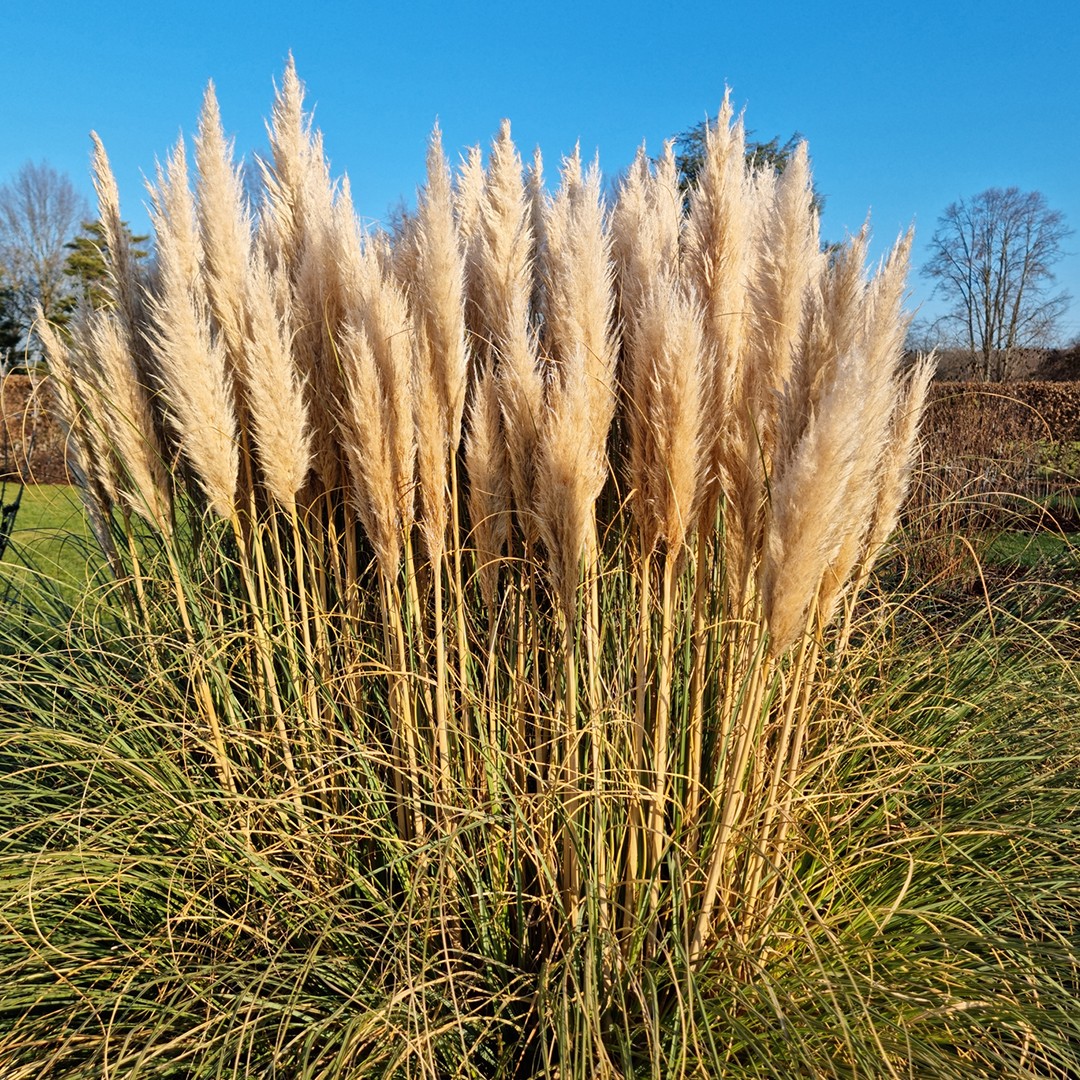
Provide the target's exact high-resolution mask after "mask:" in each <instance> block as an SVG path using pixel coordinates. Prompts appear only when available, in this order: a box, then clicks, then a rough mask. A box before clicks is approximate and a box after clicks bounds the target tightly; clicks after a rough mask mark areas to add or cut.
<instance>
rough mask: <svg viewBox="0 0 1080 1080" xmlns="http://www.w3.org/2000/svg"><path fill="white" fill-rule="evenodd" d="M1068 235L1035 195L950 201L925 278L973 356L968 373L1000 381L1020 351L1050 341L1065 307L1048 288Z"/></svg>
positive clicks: (996, 191) (1004, 192)
mask: <svg viewBox="0 0 1080 1080" xmlns="http://www.w3.org/2000/svg"><path fill="white" fill-rule="evenodd" d="M1070 235H1072V231H1071V230H1070V229H1069V228H1067V227H1066V225H1065V217H1064V215H1063V214H1061V213H1060V212H1059V211H1057V210H1051V209H1050V207H1049V206H1048V205H1047V202H1046V197H1045V196H1044V195H1043V194H1042V193H1041V192H1038V191H1028V192H1023V191H1020V190H1019V189H1018V188H1015V187H1010V188H1004V189H1003V188H988V189H987V190H986V191H984V192H982V193H981V194H979V195H975V196H974V197H972V198H970V199H961V201H960V202H958V203H953V204H952V205H951V206H950V207H949V208H948V209H947V210H946V211H945V213H944V214H942V216H941V217H940V218H938V227H937V230H936V232H935V233H934V235H933V238H932V239H931V241H930V253H931V258H930V261H929V262H928V263H927V264H926V265H925V266H924V267H923V269H922V273H923V274H924V275H925V276H927V277H930V278H934V279H935V280H936V281H937V288H936V290H935V293H936V295H939V296H941V297H943V298H944V299H945V300H946V301H948V303H949V304H950V305H951V306H950V308H949V310H948V312H947V313H946V315H945V316H944V317H943V319H942V320H941V323H942V326H943V328H948V329H949V330H951V332H952V333H951V336H952V338H953V340H955V341H956V342H957V344H959V345H962V346H963V347H966V348H967V349H969V350H970V352H971V357H972V371H973V374H974V375H975V376H976V377H978V378H981V379H983V380H986V381H1001V380H1003V379H1006V378H1008V377H1009V376H1010V374H1012V368H1013V365H1014V362H1015V359H1016V352H1017V350H1019V349H1022V348H1026V347H1032V346H1036V345H1044V344H1047V343H1049V342H1050V341H1051V339H1052V337H1053V334H1054V332H1055V329H1056V326H1057V323H1058V320H1059V319H1060V317H1061V315H1062V314H1063V313H1064V312H1065V310H1066V309H1067V308H1068V306H1069V302H1070V300H1071V297H1070V296H1069V294H1068V293H1065V292H1058V293H1055V292H1054V291H1053V284H1054V274H1053V271H1052V269H1051V268H1052V267H1053V265H1054V264H1055V263H1056V262H1057V261H1058V260H1059V259H1060V258H1061V257H1062V255H1063V254H1064V252H1063V251H1062V247H1061V245H1062V243H1063V241H1064V240H1065V239H1066V237H1068V236H1070Z"/></svg>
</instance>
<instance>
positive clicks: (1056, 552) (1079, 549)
mask: <svg viewBox="0 0 1080 1080" xmlns="http://www.w3.org/2000/svg"><path fill="white" fill-rule="evenodd" d="M982 555H983V558H984V559H985V560H986V561H987V562H991V563H997V564H999V565H1011V566H1023V567H1028V568H1035V567H1043V566H1047V567H1048V566H1051V565H1053V566H1058V565H1061V566H1068V565H1072V566H1077V567H1080V533H1055V532H1050V531H1049V530H1041V531H1039V532H1002V533H998V535H997V536H995V537H994V538H993V540H991V541H990V543H989V545H988V546H987V547H986V550H985V551H984V552H983V553H982Z"/></svg>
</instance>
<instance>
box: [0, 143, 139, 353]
mask: <svg viewBox="0 0 1080 1080" xmlns="http://www.w3.org/2000/svg"><path fill="white" fill-rule="evenodd" d="M129 235H130V232H129ZM131 239H132V241H133V243H134V247H135V250H136V255H137V257H139V258H145V257H146V255H147V250H146V248H145V247H144V246H143V245H145V244H146V242H147V240H148V238H147V237H145V236H138V237H131ZM103 249H104V236H103V233H102V229H101V225H100V223H98V222H97V221H94V220H93V219H92V218H91V217H90V209H89V206H88V204H87V202H86V199H84V198H83V196H82V195H81V194H80V193H79V191H78V189H77V188H76V187H75V185H74V184H73V183H72V181H71V179H70V177H68V176H67V175H65V174H64V173H61V172H58V171H57V170H56V169H54V168H53V167H52V166H51V165H49V164H48V163H47V162H32V161H28V162H26V163H25V164H24V165H22V166H21V168H20V169H19V170H18V171H17V172H16V173H15V175H14V176H13V177H12V178H11V179H10V180H8V181H7V182H6V183H4V184H0V366H2V369H3V370H4V371H12V370H19V369H21V368H24V367H26V366H28V365H33V364H35V363H36V362H37V361H38V356H39V348H38V341H37V335H36V332H35V328H34V327H35V319H36V312H37V310H38V307H39V305H40V308H41V310H42V311H43V312H44V315H45V318H46V319H48V320H49V321H50V322H51V323H53V324H55V325H57V326H60V327H63V326H66V325H67V323H68V321H69V319H70V318H71V316H72V314H73V313H74V311H75V308H76V307H77V306H78V304H79V302H80V301H84V302H86V303H89V304H90V305H91V306H94V307H96V306H98V305H99V304H100V303H102V302H103V300H104V297H105V292H104V290H103V288H102V284H103V282H104V279H105V275H106V273H107V271H106V261H105V257H104V251H103Z"/></svg>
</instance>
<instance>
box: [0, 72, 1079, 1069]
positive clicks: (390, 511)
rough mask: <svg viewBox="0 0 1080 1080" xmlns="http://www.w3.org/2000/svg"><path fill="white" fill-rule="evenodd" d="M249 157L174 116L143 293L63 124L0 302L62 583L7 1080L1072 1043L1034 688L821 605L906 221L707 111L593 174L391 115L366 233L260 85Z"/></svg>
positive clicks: (885, 614) (872, 414) (1049, 773)
mask: <svg viewBox="0 0 1080 1080" xmlns="http://www.w3.org/2000/svg"><path fill="white" fill-rule="evenodd" d="M271 147H272V157H271V160H269V161H267V162H266V163H264V165H263V180H264V196H263V199H262V201H261V203H260V204H259V205H258V206H257V207H255V208H254V209H253V208H251V207H249V206H248V204H247V202H246V201H245V199H244V197H243V194H242V186H241V185H240V182H239V174H238V171H237V169H236V167H235V166H234V164H233V163H232V160H231V156H230V153H231V152H230V149H229V147H228V145H227V143H226V141H225V139H224V137H223V136H222V134H221V124H220V117H219V115H218V110H217V105H216V102H215V100H214V98H213V94H212V93H210V94H208V97H207V102H206V106H205V108H204V113H203V119H202V122H201V124H200V129H199V132H198V135H197V137H196V139H195V183H194V185H193V186H192V184H191V182H190V181H189V173H188V166H187V157H186V153H185V149H184V146H183V144H181V145H180V146H179V147H178V148H177V150H176V152H175V153H174V154H173V155H172V157H171V158H170V159H169V161H168V162H167V163H166V164H165V165H164V166H163V167H162V168H161V170H160V172H159V175H158V179H157V183H156V184H155V186H154V191H153V197H154V207H155V210H154V215H155V227H156V230H157V233H158V240H157V251H158V253H159V257H158V266H157V271H156V275H155V277H154V278H153V280H148V281H142V280H139V279H138V278H137V277H136V275H135V271H134V269H133V266H132V263H131V260H130V259H129V258H128V257H127V254H126V251H125V248H124V246H123V244H124V239H123V235H124V234H123V229H122V227H121V225H120V222H121V218H120V211H119V202H118V196H117V192H116V186H115V182H114V181H113V179H112V175H111V172H110V170H109V167H108V162H107V159H106V157H105V153H104V150H103V148H102V147H101V146H100V144H97V148H96V156H95V174H96V183H97V188H98V194H99V201H100V217H101V220H102V222H103V228H104V230H105V236H106V240H107V246H108V253H107V254H108V258H109V265H110V269H111V279H110V282H111V283H110V288H109V293H108V302H107V303H106V304H105V305H104V306H102V307H99V308H98V309H97V310H90V311H83V312H82V313H80V315H79V316H78V317H77V318H76V319H75V321H74V324H73V328H72V330H71V331H70V332H61V331H59V330H55V329H52V330H50V329H49V328H48V327H43V329H42V334H43V337H44V338H45V340H46V343H47V346H48V350H49V354H50V361H51V364H52V367H53V371H54V373H55V376H56V383H57V394H58V399H59V402H60V405H61V407H62V412H63V417H64V421H65V424H66V426H67V429H68V431H69V434H70V448H71V453H72V461H73V469H74V470H75V472H76V474H77V475H78V477H79V478H80V483H81V490H82V492H83V495H84V501H85V505H86V508H87V511H88V515H89V519H90V522H91V525H92V527H93V529H94V531H95V535H96V537H97V540H98V542H99V543H100V545H101V547H102V550H103V551H104V553H105V557H106V560H107V562H108V565H109V568H110V570H111V577H110V580H109V582H108V583H107V584H106V585H104V586H102V588H101V589H100V591H99V592H98V593H96V594H94V595H93V596H91V595H90V594H88V595H87V597H84V598H82V600H81V601H80V603H79V604H78V605H77V606H75V607H74V608H73V607H72V606H71V605H66V606H65V601H64V600H63V598H62V597H55V598H54V599H53V601H52V602H51V603H50V604H49V605H42V606H41V614H40V615H38V616H36V617H35V615H34V614H33V612H30V613H26V612H22V613H21V616H20V618H19V619H17V620H14V619H13V620H11V622H10V625H8V627H7V629H6V631H5V632H4V635H3V648H2V653H0V655H2V658H3V659H2V663H3V678H0V707H2V709H3V713H4V715H5V717H7V718H8V720H7V725H6V727H5V729H4V736H3V741H2V744H0V760H2V763H3V770H4V775H5V780H4V787H3V800H2V803H0V928H2V930H3V933H2V934H0V942H2V944H0V973H2V975H3V979H4V986H5V991H4V994H3V996H2V998H0V1011H2V1014H3V1023H2V1027H0V1066H2V1068H3V1072H4V1075H5V1076H11V1077H31V1076H35V1077H36V1076H41V1075H51V1076H58V1077H91V1076H94V1077H99V1076H103V1075H109V1076H124V1077H128V1076H177V1077H179V1076H184V1077H188V1076H236V1077H239V1076H283V1077H290V1078H292V1077H303V1078H316V1077H318V1078H330V1077H361V1076H387V1077H399V1076H400V1077H420V1076H423V1077H432V1078H434V1077H458V1076H460V1077H492V1078H494V1077H532V1076H550V1077H555V1076H557V1077H560V1078H562V1080H566V1078H569V1077H580V1078H582V1080H584V1078H592V1077H627V1078H629V1077H638V1076H649V1077H677V1076H687V1077H691V1076H702V1077H704V1076H738V1075H746V1076H776V1075H783V1076H798V1075H805V1076H814V1077H817V1076H857V1075H865V1076H911V1075H932V1076H943V1077H947V1076H957V1077H960V1076H965V1077H968V1076H973V1075H985V1076H998V1075H1030V1076H1067V1075H1071V1074H1073V1073H1075V1071H1076V1069H1077V1058H1078V1054H1080V1051H1078V1046H1080V1041H1078V1038H1077V1035H1078V1030H1077V1028H1078V1021H1077V1020H1076V1019H1075V1018H1076V1017H1077V1016H1080V1008H1077V1005H1078V1002H1077V1000H1076V999H1077V991H1078V983H1077V972H1076V949H1075V927H1074V922H1073V920H1074V918H1075V914H1076V900H1077V885H1078V881H1080V876H1078V866H1080V863H1078V858H1077V850H1076V834H1075V830H1076V821H1075V818H1074V815H1073V813H1072V807H1073V805H1074V803H1075V799H1074V797H1073V796H1074V785H1075V764H1076V762H1075V756H1074V753H1073V748H1074V747H1075V746H1076V745H1077V744H1076V741H1075V737H1074V736H1073V734H1072V732H1071V729H1070V728H1069V725H1068V722H1067V718H1068V717H1069V716H1071V715H1072V713H1071V712H1070V710H1069V708H1068V706H1069V705H1070V704H1074V703H1075V702H1076V699H1077V696H1078V695H1077V692H1076V684H1075V681H1074V680H1073V677H1072V673H1071V672H1070V670H1069V668H1068V666H1067V664H1066V663H1065V662H1064V661H1062V660H1060V659H1056V658H1055V656H1054V654H1053V651H1052V649H1051V648H1050V646H1049V641H1050V635H1049V632H1048V629H1047V628H1045V627H1043V628H1040V627H1039V626H1038V625H1037V624H1034V623H1033V624H1031V625H1030V626H1028V625H1025V624H1022V623H1014V624H1008V626H1009V629H1008V632H1007V633H1005V632H1001V631H1000V630H999V628H998V624H997V623H996V622H993V621H991V623H989V624H987V623H983V624H982V625H983V626H984V627H986V626H989V629H985V630H981V631H976V630H973V629H972V628H971V627H963V628H961V629H960V630H958V631H956V632H955V633H954V634H953V636H952V637H951V638H950V639H949V640H945V641H936V642H934V644H933V646H932V647H928V646H926V645H925V644H923V645H920V644H917V643H916V642H915V641H913V640H911V639H909V638H908V637H907V635H906V631H902V630H901V629H900V628H901V627H902V626H904V625H907V623H906V622H904V621H903V620H900V619H899V618H898V617H897V616H898V615H899V614H900V613H901V612H902V610H903V608H902V606H901V605H900V601H899V598H898V597H892V598H889V597H885V598H881V600H880V602H878V603H872V604H868V603H866V601H865V600H860V596H864V594H867V593H868V592H869V591H870V590H869V589H868V586H870V584H871V583H872V582H873V581H874V567H875V563H876V560H877V558H878V555H879V554H880V552H881V551H882V549H883V546H884V544H885V543H886V541H887V539H888V537H889V534H890V533H891V532H892V531H893V528H894V526H895V524H896V521H897V517H898V514H899V508H900V505H901V502H902V500H903V498H904V494H905V492H906V489H907V485H908V479H909V474H910V472H911V467H912V463H913V461H914V459H915V456H916V449H917V432H918V425H919V419H920V416H921V414H922V409H923V404H924V401H925V396H926V391H927V386H928V383H929V378H930V370H931V369H930V365H929V363H928V362H920V363H919V364H918V365H916V367H915V368H914V369H913V370H910V371H905V370H903V369H902V367H901V363H900V347H901V343H902V340H903V336H904V326H905V318H904V316H903V314H902V312H901V299H902V294H903V281H904V273H905V269H906V261H907V252H908V248H909V243H910V241H909V239H908V238H905V239H902V240H901V241H900V242H899V243H898V245H897V246H896V248H895V249H894V251H893V253H892V254H891V256H890V257H889V259H888V260H886V262H885V263H884V264H883V265H882V266H881V267H880V268H878V270H877V272H876V273H869V272H868V271H867V269H866V267H865V255H866V238H865V236H864V235H860V236H858V237H856V238H854V239H853V240H852V241H851V242H850V243H849V244H848V245H847V246H846V247H844V248H842V249H839V250H837V251H833V252H830V253H828V254H827V255H826V254H823V253H822V252H821V251H820V245H819V241H818V232H817V219H816V216H815V212H814V209H813V198H812V187H811V184H810V178H809V170H808V163H807V158H806V154H805V151H800V152H799V153H798V154H797V155H796V156H795V158H794V160H793V162H792V164H791V166H790V167H789V169H788V170H786V171H785V172H784V174H783V175H781V176H776V175H775V174H773V173H772V172H770V171H756V170H754V169H748V168H747V167H746V165H745V153H744V150H745V147H744V138H743V129H742V125H741V122H740V121H738V120H736V119H735V118H734V117H733V116H732V115H731V111H730V108H728V107H725V110H724V112H723V113H722V115H721V118H720V122H719V123H718V124H717V125H716V127H715V128H714V129H713V130H712V131H711V132H710V134H709V139H708V148H707V154H706V158H707V161H706V166H705V168H704V169H703V171H702V174H701V177H700V179H699V181H698V183H697V185H696V186H695V187H694V189H693V190H692V191H690V192H689V193H684V192H682V191H681V190H680V189H679V185H678V179H677V176H676V173H675V169H674V161H673V158H672V155H671V153H670V151H667V152H666V153H665V154H664V155H663V156H662V157H661V159H660V160H659V161H658V162H655V163H650V162H649V161H648V160H647V159H646V158H645V157H644V155H642V156H641V157H640V158H639V160H638V162H637V163H636V164H635V166H634V168H633V169H632V170H631V172H630V173H629V174H628V176H627V178H626V180H625V182H624V183H623V185H622V187H621V189H620V191H619V194H618V197H617V199H616V200H615V203H614V205H613V206H611V207H608V206H607V205H606V204H605V202H604V200H603V199H602V197H601V188H600V178H599V173H598V170H597V169H595V168H592V169H585V168H584V167H583V166H582V163H581V161H580V159H579V158H578V156H577V155H576V154H575V155H573V156H571V157H570V158H569V159H567V160H565V161H564V162H563V163H562V168H561V171H560V175H559V179H558V183H557V187H556V190H555V191H554V193H553V194H548V192H547V190H546V188H545V186H544V183H543V179H542V162H541V161H540V158H539V156H537V158H536V159H535V160H534V162H533V164H532V167H531V169H530V170H526V169H525V168H524V167H523V165H522V162H521V160H520V158H519V156H518V154H517V151H516V149H515V148H514V145H513V142H512V141H511V138H510V131H509V126H508V125H504V126H503V128H502V130H501V131H500V134H499V136H498V137H497V139H496V141H495V143H494V145H493V147H492V150H491V154H490V156H489V158H488V161H487V163H486V164H485V162H484V160H483V157H482V155H481V154H480V152H479V151H476V152H475V153H473V154H471V155H470V156H469V157H468V158H467V160H466V161H465V162H464V163H463V165H462V167H461V168H460V170H458V172H457V174H456V175H455V174H454V173H452V171H451V170H450V168H449V166H448V164H447V163H446V160H445V158H444V155H443V152H442V147H441V142H440V138H439V135H438V133H437V132H436V135H435V137H434V138H433V140H432V144H431V147H430V152H429V157H428V178H427V183H426V185H425V187H424V189H423V191H422V192H421V194H420V198H419V202H418V208H417V211H416V214H415V215H414V216H412V217H410V218H408V219H407V220H406V221H404V222H403V224H402V225H401V227H400V229H398V230H397V232H396V233H395V234H394V235H392V236H383V235H375V236H363V235H362V234H361V233H360V231H359V230H358V228H357V226H356V219H355V215H354V213H353V211H352V207H351V202H350V196H349V192H348V188H347V186H339V185H335V184H333V183H332V182H331V181H330V178H329V173H328V170H327V167H326V164H325V159H324V157H323V154H322V142H321V137H320V136H318V135H316V134H314V133H312V131H311V129H310V123H309V121H308V119H307V117H306V116H305V114H304V112H303V109H302V88H301V86H300V83H299V80H298V79H297V78H296V75H295V72H294V71H293V70H292V68H291V67H290V68H289V70H287V72H286V75H285V79H284V81H283V85H282V89H281V91H280V93H279V95H278V98H277V101H276V102H275V106H274V113H273V119H272V123H271ZM1071 610H1075V607H1073V608H1072V609H1071ZM1033 643H1034V645H1037V646H1038V647H1034V645H1033ZM1029 646H1032V647H1029ZM1018 717H1022V721H1021V722H1019V723H1018V722H1017V718H1018Z"/></svg>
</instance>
